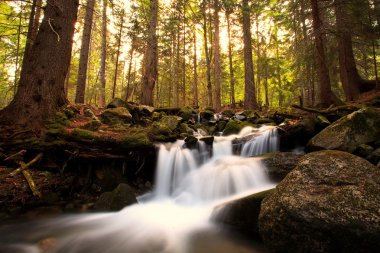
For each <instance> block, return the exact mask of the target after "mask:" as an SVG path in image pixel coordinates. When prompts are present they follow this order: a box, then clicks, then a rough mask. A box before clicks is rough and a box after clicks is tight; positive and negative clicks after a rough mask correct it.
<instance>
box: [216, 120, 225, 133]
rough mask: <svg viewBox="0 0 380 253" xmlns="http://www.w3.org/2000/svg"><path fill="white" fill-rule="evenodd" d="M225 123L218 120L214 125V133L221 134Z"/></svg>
mask: <svg viewBox="0 0 380 253" xmlns="http://www.w3.org/2000/svg"><path fill="white" fill-rule="evenodd" d="M226 125H227V121H224V120H220V121H218V122H217V124H216V131H218V132H223V130H224V129H225V128H226Z"/></svg>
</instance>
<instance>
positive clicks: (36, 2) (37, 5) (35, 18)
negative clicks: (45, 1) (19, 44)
mask: <svg viewBox="0 0 380 253" xmlns="http://www.w3.org/2000/svg"><path fill="white" fill-rule="evenodd" d="M41 5H42V0H33V2H32V6H31V11H30V16H29V24H28V34H27V36H26V43H25V51H24V59H25V58H26V57H27V54H28V53H29V52H30V47H31V45H32V44H33V42H34V40H35V39H36V36H37V32H38V26H39V24H40V16H41Z"/></svg>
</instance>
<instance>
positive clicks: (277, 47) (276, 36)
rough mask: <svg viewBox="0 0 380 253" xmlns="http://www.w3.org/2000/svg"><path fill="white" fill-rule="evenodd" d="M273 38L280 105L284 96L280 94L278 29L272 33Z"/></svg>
mask: <svg viewBox="0 0 380 253" xmlns="http://www.w3.org/2000/svg"><path fill="white" fill-rule="evenodd" d="M274 37H275V38H274V40H275V43H276V60H277V64H276V76H277V85H278V105H279V106H280V107H281V106H282V105H283V102H284V97H283V94H282V79H281V67H280V52H279V51H280V50H279V47H280V45H279V42H278V31H277V29H276V31H275V33H274Z"/></svg>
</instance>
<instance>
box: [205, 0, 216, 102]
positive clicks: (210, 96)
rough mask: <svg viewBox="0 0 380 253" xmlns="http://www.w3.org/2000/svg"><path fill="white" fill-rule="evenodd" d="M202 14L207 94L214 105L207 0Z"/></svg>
mask: <svg viewBox="0 0 380 253" xmlns="http://www.w3.org/2000/svg"><path fill="white" fill-rule="evenodd" d="M202 16H203V24H202V25H203V39H204V50H205V57H206V68H207V94H208V106H209V107H212V102H213V100H212V85H211V62H210V54H209V50H208V40H207V16H206V1H205V0H203V1H202Z"/></svg>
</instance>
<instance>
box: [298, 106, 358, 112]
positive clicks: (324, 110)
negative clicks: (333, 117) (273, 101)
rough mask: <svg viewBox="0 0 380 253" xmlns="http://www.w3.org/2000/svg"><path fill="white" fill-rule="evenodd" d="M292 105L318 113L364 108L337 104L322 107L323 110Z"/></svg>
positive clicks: (351, 110)
mask: <svg viewBox="0 0 380 253" xmlns="http://www.w3.org/2000/svg"><path fill="white" fill-rule="evenodd" d="M292 107H293V108H296V109H299V110H302V111H305V112H311V113H318V114H332V113H336V112H338V111H348V112H354V111H357V110H359V109H361V108H362V107H361V106H359V105H353V104H351V105H339V106H335V107H331V106H330V107H329V108H327V109H322V110H318V109H315V108H309V107H301V106H299V105H292Z"/></svg>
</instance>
